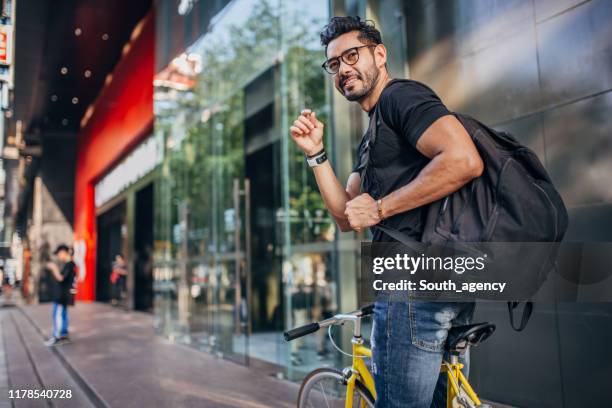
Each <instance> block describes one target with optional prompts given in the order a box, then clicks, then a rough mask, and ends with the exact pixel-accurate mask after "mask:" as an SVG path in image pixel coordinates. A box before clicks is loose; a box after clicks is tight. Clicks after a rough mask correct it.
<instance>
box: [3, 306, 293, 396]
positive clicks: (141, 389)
mask: <svg viewBox="0 0 612 408" xmlns="http://www.w3.org/2000/svg"><path fill="white" fill-rule="evenodd" d="M11 313H12V317H11V321H13V322H17V321H19V322H20V323H19V325H21V326H24V327H26V326H31V327H30V328H29V329H24V330H22V331H23V332H26V331H27V332H28V336H29V337H30V338H32V337H33V336H35V337H36V342H40V343H37V344H38V345H40V344H42V341H43V337H47V336H48V334H49V332H50V315H51V307H50V305H48V304H45V305H37V306H22V307H20V308H19V310H17V309H15V310H14V311H12V312H11ZM7 322H9V320H7V319H5V322H3V327H5V340H8V341H12V340H11V339H7V338H6V330H7V329H6V327H7V326H6V325H5V323H7ZM26 322H27V324H26ZM15 324H17V323H15ZM70 324H71V337H72V340H73V342H72V343H71V344H66V345H62V346H57V347H54V348H53V349H52V350H46V351H47V353H49V355H46V356H43V355H42V352H41V355H40V358H41V359H43V358H44V359H45V361H46V359H50V358H51V357H54V359H55V361H56V364H58V367H59V365H60V364H61V365H62V366H63V367H64V369H65V371H67V372H68V373H70V376H71V377H72V381H73V384H72V385H73V386H75V387H77V388H80V389H81V391H79V393H78V395H79V397H81V398H86V399H88V400H89V402H88V403H89V405H92V404H93V405H95V406H110V407H142V406H147V407H220V408H222V407H252V408H263V407H294V406H295V401H296V398H297V391H298V386H297V385H296V384H293V383H291V382H288V381H283V380H278V379H276V378H273V377H272V376H270V375H266V374H262V372H261V371H259V370H256V369H254V368H251V367H243V366H241V365H238V364H235V363H233V362H229V361H226V360H221V359H218V358H216V357H214V356H211V355H210V354H207V353H204V352H199V351H196V350H193V349H191V348H189V347H186V346H182V345H176V344H172V343H170V342H169V341H167V340H165V339H163V338H162V337H160V336H156V335H155V334H154V332H153V319H152V317H151V316H150V315H147V314H144V313H138V312H125V311H123V310H118V309H115V308H112V307H110V306H108V305H106V304H99V303H84V304H77V306H76V307H74V308H70ZM34 332H36V333H34ZM29 342H30V343H31V344H34V343H33V340H29ZM37 348H40V347H39V346H37ZM51 354H54V356H51ZM35 361H36V363H37V364H38V358H37V359H36V360H35ZM9 367H10V365H9ZM58 370H59V368H58ZM9 375H10V373H9ZM31 380H32V379H31ZM32 381H34V380H32ZM15 385H16V384H11V386H12V387H14V386H15ZM30 388H32V387H30ZM41 406H42V405H41ZM55 406H63V405H61V402H60V404H55ZM82 406H87V405H82Z"/></svg>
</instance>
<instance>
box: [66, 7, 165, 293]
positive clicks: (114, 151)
mask: <svg viewBox="0 0 612 408" xmlns="http://www.w3.org/2000/svg"><path fill="white" fill-rule="evenodd" d="M154 63H155V15H154V12H153V10H151V11H150V12H149V13H148V14H147V16H146V17H145V19H144V25H143V28H142V31H141V33H140V35H139V36H138V37H137V38H135V39H134V40H133V41H132V43H131V47H130V50H129V52H128V53H127V54H125V55H124V56H123V58H122V59H121V61H120V62H119V63H118V64H117V66H116V67H115V70H114V71H113V80H112V82H111V83H110V84H109V85H108V86H106V87H105V88H104V89H103V90H102V92H101V93H100V95H99V96H98V98H97V100H96V102H95V105H94V113H93V115H92V116H91V118H90V120H89V121H88V123H87V125H86V126H85V127H84V128H82V129H81V131H80V132H79V135H78V139H77V143H78V146H77V160H76V182H75V202H74V238H75V242H77V241H79V240H83V241H85V244H86V256H85V266H86V267H85V273H84V278H82V279H83V280H81V278H80V279H79V287H78V295H77V299H79V300H94V299H95V287H96V278H95V274H96V214H95V204H94V185H95V183H96V181H97V180H99V179H100V177H102V176H103V175H104V174H105V173H106V172H107V171H109V170H110V169H111V168H112V167H113V165H114V164H116V163H117V162H118V161H119V160H120V159H121V158H122V157H123V156H125V154H127V153H128V152H129V151H130V150H131V149H132V148H133V147H134V146H135V145H136V144H138V143H139V142H140V141H141V140H142V139H143V138H144V137H146V136H148V135H149V134H150V132H151V130H152V124H153V73H154ZM94 75H95V73H94ZM81 273H82V272H81Z"/></svg>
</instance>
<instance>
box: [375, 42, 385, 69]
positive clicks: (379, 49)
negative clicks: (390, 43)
mask: <svg viewBox="0 0 612 408" xmlns="http://www.w3.org/2000/svg"><path fill="white" fill-rule="evenodd" d="M374 61H375V62H376V66H377V67H378V68H383V67H384V66H385V64H386V63H387V47H385V45H384V44H378V45H377V46H376V48H374Z"/></svg>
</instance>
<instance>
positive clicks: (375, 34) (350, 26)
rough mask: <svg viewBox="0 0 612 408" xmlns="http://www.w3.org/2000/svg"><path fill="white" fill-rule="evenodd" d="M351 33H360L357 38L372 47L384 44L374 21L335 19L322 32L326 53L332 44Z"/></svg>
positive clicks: (347, 17)
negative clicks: (343, 35)
mask: <svg viewBox="0 0 612 408" xmlns="http://www.w3.org/2000/svg"><path fill="white" fill-rule="evenodd" d="M351 31H359V35H358V36H357V38H359V40H360V41H362V42H363V43H366V44H372V45H378V44H382V43H383V42H382V36H381V35H380V31H378V29H376V27H375V26H374V22H373V21H372V20H363V21H362V20H361V18H360V17H359V16H345V17H333V18H332V19H331V20H330V22H329V24H327V25H326V26H325V27H323V31H321V45H323V46H324V47H325V52H327V46H328V45H329V43H330V42H332V41H333V40H335V39H336V38H338V37H340V36H341V35H342V34H346V33H350V32H351Z"/></svg>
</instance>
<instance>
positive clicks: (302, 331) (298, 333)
mask: <svg viewBox="0 0 612 408" xmlns="http://www.w3.org/2000/svg"><path fill="white" fill-rule="evenodd" d="M317 330H319V323H316V322H315V323H309V324H307V325H304V326H300V327H296V328H295V329H291V330H289V331H286V332H284V333H283V336H285V341H291V340H295V339H297V338H298V337H302V336H306V335H307V334H310V333H314V332H316V331H317Z"/></svg>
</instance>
